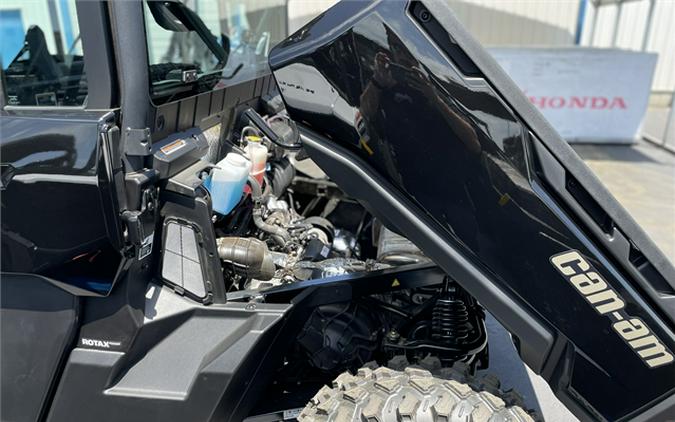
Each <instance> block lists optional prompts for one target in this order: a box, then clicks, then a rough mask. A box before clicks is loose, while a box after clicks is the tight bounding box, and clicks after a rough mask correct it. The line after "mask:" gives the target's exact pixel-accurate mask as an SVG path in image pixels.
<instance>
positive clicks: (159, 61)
mask: <svg viewBox="0 0 675 422" xmlns="http://www.w3.org/2000/svg"><path fill="white" fill-rule="evenodd" d="M144 10H145V21H146V35H147V45H148V61H149V65H150V79H151V82H152V88H151V89H152V97H153V101H154V102H155V103H156V104H157V103H165V102H168V101H171V100H174V99H178V98H181V97H184V96H188V95H194V94H197V93H199V92H204V91H207V90H211V89H214V88H221V87H224V86H227V85H230V84H234V83H237V82H241V81H244V80H250V79H253V78H256V77H258V76H261V75H263V74H265V73H267V72H268V69H267V54H268V52H269V50H270V49H271V48H272V46H274V45H275V44H276V43H277V42H279V41H281V40H282V39H283V38H284V37H285V35H286V32H287V29H286V4H285V1H284V0H234V1H212V0H186V1H184V2H183V3H182V5H181V4H178V3H171V2H152V1H148V2H145V3H144Z"/></svg>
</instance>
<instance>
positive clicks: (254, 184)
mask: <svg viewBox="0 0 675 422" xmlns="http://www.w3.org/2000/svg"><path fill="white" fill-rule="evenodd" d="M248 183H249V185H250V186H251V196H252V197H253V223H254V224H255V225H256V227H258V228H259V229H260V230H262V231H264V232H266V233H269V234H270V236H271V237H272V239H273V240H274V241H275V242H276V243H277V244H278V245H279V246H281V247H282V248H283V247H286V243H288V242H289V241H290V240H291V235H290V234H288V231H286V230H284V229H283V228H282V227H279V226H275V225H272V224H267V223H266V222H265V221H263V219H262V199H263V194H262V189H261V188H260V183H258V181H257V180H256V179H255V178H254V177H253V176H249V177H248Z"/></svg>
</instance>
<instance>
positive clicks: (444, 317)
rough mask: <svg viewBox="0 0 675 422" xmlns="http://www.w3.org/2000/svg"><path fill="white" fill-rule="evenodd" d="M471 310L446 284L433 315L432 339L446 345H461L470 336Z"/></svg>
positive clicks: (435, 305) (437, 300)
mask: <svg viewBox="0 0 675 422" xmlns="http://www.w3.org/2000/svg"><path fill="white" fill-rule="evenodd" d="M470 330H471V324H470V323H469V310H468V308H467V306H466V303H465V302H464V300H462V298H461V295H459V294H457V292H456V290H455V289H452V290H451V289H450V288H449V286H448V282H446V284H445V286H444V288H443V292H442V293H441V296H440V297H439V298H438V299H436V303H435V304H434V308H433V311H432V313H431V338H432V339H433V340H434V341H439V342H444V343H453V344H458V343H461V341H462V340H464V339H466V338H467V337H468V336H469V331H470Z"/></svg>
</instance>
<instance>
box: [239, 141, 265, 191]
mask: <svg viewBox="0 0 675 422" xmlns="http://www.w3.org/2000/svg"><path fill="white" fill-rule="evenodd" d="M246 140H247V141H248V143H247V144H246V148H244V151H246V154H247V155H248V158H249V160H251V176H253V177H255V179H256V180H257V181H258V183H260V186H262V183H263V177H264V176H265V166H266V165H267V147H266V146H265V145H263V144H262V139H261V138H259V137H257V136H247V137H246Z"/></svg>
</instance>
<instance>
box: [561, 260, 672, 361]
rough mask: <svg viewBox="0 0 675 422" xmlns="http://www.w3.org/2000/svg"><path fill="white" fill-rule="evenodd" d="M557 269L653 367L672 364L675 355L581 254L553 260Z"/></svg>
mask: <svg viewBox="0 0 675 422" xmlns="http://www.w3.org/2000/svg"><path fill="white" fill-rule="evenodd" d="M551 263H552V264H553V266H554V267H555V268H556V269H557V270H558V271H559V272H560V273H561V274H562V275H563V276H564V277H565V278H566V279H567V281H569V282H570V284H572V285H573V286H574V287H575V288H576V290H577V291H578V292H579V293H581V295H582V296H583V297H584V298H585V299H586V301H588V303H590V305H591V306H592V307H593V309H595V311H596V312H597V313H599V314H600V315H605V316H607V317H608V318H609V319H610V320H611V321H612V328H613V329H614V331H615V332H616V333H617V334H618V335H619V336H620V337H621V338H622V339H623V340H624V341H625V342H626V343H627V344H628V346H630V348H631V349H633V351H634V352H635V353H637V354H638V356H640V358H641V359H642V361H643V362H644V363H646V364H647V366H649V367H650V368H656V367H658V366H661V365H666V364H669V363H671V362H672V361H673V355H672V353H671V352H670V350H668V349H667V348H666V347H665V346H664V345H663V343H661V341H660V340H659V339H658V338H657V337H656V336H655V335H654V334H652V332H651V330H650V329H649V327H647V324H645V323H644V322H643V321H642V320H641V319H640V318H635V317H632V316H630V315H628V314H627V313H626V311H625V310H624V306H625V302H624V301H623V299H621V297H620V296H619V294H618V293H617V292H615V291H614V289H612V288H611V287H609V285H608V284H607V282H606V281H605V280H604V279H603V278H602V276H601V275H600V274H599V273H598V272H597V270H596V269H595V268H593V267H592V266H591V264H589V263H588V262H587V261H586V260H585V259H584V258H583V257H582V256H581V254H580V253H579V252H578V251H567V252H563V253H561V254H558V255H555V256H552V257H551Z"/></svg>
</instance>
